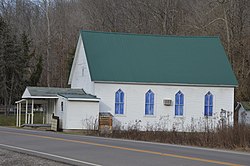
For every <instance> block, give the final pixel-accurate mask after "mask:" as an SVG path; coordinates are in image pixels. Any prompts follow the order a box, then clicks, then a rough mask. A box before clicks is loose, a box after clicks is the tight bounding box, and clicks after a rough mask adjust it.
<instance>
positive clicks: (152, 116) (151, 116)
mask: <svg viewBox="0 0 250 166" xmlns="http://www.w3.org/2000/svg"><path fill="white" fill-rule="evenodd" d="M143 117H145V118H156V116H155V115H144V116H143Z"/></svg>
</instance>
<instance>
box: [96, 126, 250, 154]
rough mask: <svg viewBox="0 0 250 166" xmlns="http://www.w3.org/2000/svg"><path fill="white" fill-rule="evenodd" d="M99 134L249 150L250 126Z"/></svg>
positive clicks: (115, 131) (119, 131) (121, 131)
mask: <svg viewBox="0 0 250 166" xmlns="http://www.w3.org/2000/svg"><path fill="white" fill-rule="evenodd" d="M99 136H105V137H112V138H123V139H131V140H142V141H151V142H161V143H170V144H181V145H191V146H201V147H210V148H223V149H232V150H243V151H249V149H250V126H246V125H237V126H234V127H232V126H229V127H224V128H217V129H215V130H208V131H206V132H176V131H138V130H132V129H131V130H128V131H123V130H114V131H113V132H112V133H109V134H107V133H106V134H104V133H99Z"/></svg>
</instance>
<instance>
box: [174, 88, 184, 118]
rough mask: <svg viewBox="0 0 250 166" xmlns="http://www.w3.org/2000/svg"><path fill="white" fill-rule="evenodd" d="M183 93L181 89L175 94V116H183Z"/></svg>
mask: <svg viewBox="0 0 250 166" xmlns="http://www.w3.org/2000/svg"><path fill="white" fill-rule="evenodd" d="M183 107H184V95H183V93H182V92H181V91H179V92H177V93H176V94H175V116H183Z"/></svg>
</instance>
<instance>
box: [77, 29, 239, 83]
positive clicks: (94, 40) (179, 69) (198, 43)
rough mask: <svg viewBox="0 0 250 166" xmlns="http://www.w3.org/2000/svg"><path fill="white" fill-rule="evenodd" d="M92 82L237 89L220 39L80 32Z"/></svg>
mask: <svg viewBox="0 0 250 166" xmlns="http://www.w3.org/2000/svg"><path fill="white" fill-rule="evenodd" d="M81 37H82V40H83V43H84V48H85V51H86V56H87V61H88V65H89V68H90V74H91V79H92V81H104V82H106V81H107V82H131V83H133V82H138V83H163V84H165V83H167V84H187V85H188V84H192V85H215V86H220V85H221V86H237V84H238V83H237V80H236V78H235V75H234V73H233V71H232V68H231V65H230V63H229V61H228V58H227V55H226V53H225V51H224V48H223V46H222V44H221V42H220V39H219V37H185V36H160V35H139V34H126V33H107V32H94V31H81Z"/></svg>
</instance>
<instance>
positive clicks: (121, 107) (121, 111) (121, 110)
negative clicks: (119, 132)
mask: <svg viewBox="0 0 250 166" xmlns="http://www.w3.org/2000/svg"><path fill="white" fill-rule="evenodd" d="M123 107H124V105H123V104H120V114H123V110H124V109H123Z"/></svg>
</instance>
